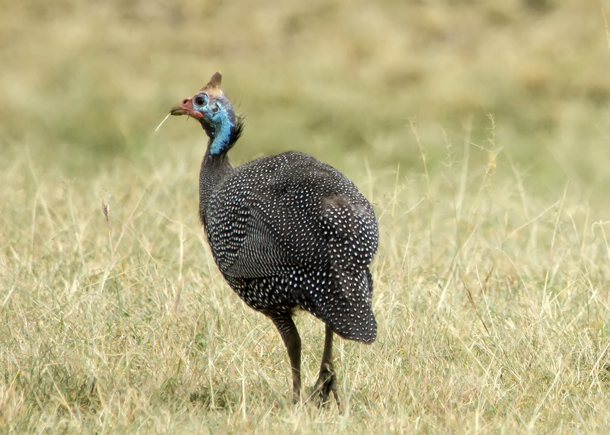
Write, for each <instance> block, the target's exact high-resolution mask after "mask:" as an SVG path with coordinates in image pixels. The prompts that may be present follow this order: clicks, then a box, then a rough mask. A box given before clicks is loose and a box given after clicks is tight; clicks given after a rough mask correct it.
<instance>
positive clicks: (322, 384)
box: [310, 325, 341, 407]
mask: <svg viewBox="0 0 610 435" xmlns="http://www.w3.org/2000/svg"><path fill="white" fill-rule="evenodd" d="M338 389H339V388H338V387H337V376H336V374H335V368H334V366H333V331H332V329H330V328H329V327H328V325H326V337H325V338H324V353H323V354H322V363H321V364H320V375H319V376H318V380H317V381H316V385H315V386H314V387H313V392H312V393H311V396H310V399H312V398H314V397H316V396H317V397H319V399H320V402H321V404H324V403H326V402H328V396H329V395H330V392H331V391H332V393H333V396H335V400H336V401H337V406H338V407H341V402H340V401H339V394H338V392H337V391H338Z"/></svg>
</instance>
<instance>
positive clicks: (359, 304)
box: [204, 152, 378, 342]
mask: <svg viewBox="0 0 610 435" xmlns="http://www.w3.org/2000/svg"><path fill="white" fill-rule="evenodd" d="M204 212H205V213H206V222H207V224H206V233H207V236H208V239H209V242H210V247H211V249H212V252H213V255H214V258H215V260H216V263H217V264H218V267H219V268H220V270H221V272H222V273H223V275H224V276H225V277H226V278H227V281H228V282H229V283H230V284H231V285H232V287H233V288H234V289H236V291H237V292H238V293H239V294H240V296H242V297H243V298H244V300H245V301H246V302H247V303H249V304H250V305H252V306H253V307H255V308H257V309H260V308H261V304H263V305H265V304H267V305H269V307H268V309H273V304H279V305H282V304H284V305H285V304H286V302H287V301H293V302H294V305H296V306H299V307H301V308H303V309H306V310H308V311H310V312H311V313H312V314H314V315H316V316H318V317H320V318H321V319H322V320H324V321H325V322H326V323H327V324H329V326H330V327H331V328H332V329H333V330H335V332H337V333H338V334H339V335H342V336H343V337H345V338H349V339H354V340H358V341H364V342H372V341H373V340H374V339H375V335H376V323H375V319H374V317H373V313H372V310H371V295H372V277H371V274H370V272H369V269H368V266H369V264H370V262H371V260H372V258H373V256H374V255H375V252H376V250H377V244H378V228H377V220H376V219H375V215H374V212H373V209H372V206H371V204H370V203H369V202H368V201H367V200H366V198H364V196H363V195H362V194H361V193H360V192H359V191H358V189H357V188H356V186H355V185H354V184H353V183H352V182H351V181H349V180H348V179H347V178H346V177H345V176H344V175H343V174H341V173H340V172H339V171H337V170H336V169H334V168H332V167H331V166H329V165H327V164H325V163H322V162H320V161H319V160H317V159H315V158H313V157H311V156H309V155H307V154H303V153H299V152H287V153H283V154H278V155H274V156H270V157H263V158H260V159H257V160H254V161H252V162H249V163H247V164H245V165H242V166H240V167H238V168H236V169H235V170H234V171H233V172H232V173H231V174H230V175H229V176H227V177H226V179H224V180H223V182H222V183H220V185H219V186H218V188H217V189H216V190H215V191H214V192H213V193H212V194H211V196H210V201H209V205H208V207H207V210H204ZM257 286H258V287H260V289H259V290H256V288H258V287H257ZM236 287H240V288H239V289H238V288H236ZM248 291H250V293H251V294H250V295H248ZM257 292H258V293H257ZM259 293H260V295H259ZM253 295H256V296H253ZM260 299H265V300H260ZM278 301H281V303H280V302H278Z"/></svg>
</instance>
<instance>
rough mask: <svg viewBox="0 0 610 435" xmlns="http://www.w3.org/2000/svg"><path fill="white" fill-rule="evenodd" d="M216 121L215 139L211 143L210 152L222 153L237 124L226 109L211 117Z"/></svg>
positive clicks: (213, 153) (212, 153)
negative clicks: (232, 120)
mask: <svg viewBox="0 0 610 435" xmlns="http://www.w3.org/2000/svg"><path fill="white" fill-rule="evenodd" d="M211 120H212V122H213V123H214V139H212V143H211V144H210V154H211V155H216V154H222V152H223V151H225V149H226V147H227V145H228V144H229V140H230V139H231V130H232V128H233V127H235V125H234V124H233V123H232V122H231V120H230V119H229V115H228V113H227V111H226V110H223V109H221V110H219V111H218V112H216V113H215V114H214V115H213V116H212V117H211Z"/></svg>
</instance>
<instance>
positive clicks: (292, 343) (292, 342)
mask: <svg viewBox="0 0 610 435" xmlns="http://www.w3.org/2000/svg"><path fill="white" fill-rule="evenodd" d="M271 320H272V321H273V323H274V324H275V326H276V327H277V329H278V331H279V332H280V335H281V336H282V340H284V344H285V345H286V350H287V351H288V358H290V366H291V368H292V392H293V401H294V403H297V402H300V401H301V337H299V331H298V330H297V327H296V325H295V324H294V321H293V320H292V317H291V316H290V314H281V315H275V316H272V317H271Z"/></svg>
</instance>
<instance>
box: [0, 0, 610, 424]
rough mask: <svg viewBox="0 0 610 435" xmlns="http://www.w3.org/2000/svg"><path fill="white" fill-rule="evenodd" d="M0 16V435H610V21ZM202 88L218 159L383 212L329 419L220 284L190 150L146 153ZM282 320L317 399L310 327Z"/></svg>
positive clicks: (564, 15)
mask: <svg viewBox="0 0 610 435" xmlns="http://www.w3.org/2000/svg"><path fill="white" fill-rule="evenodd" d="M0 8H1V10H2V14H1V15H0V64H1V65H2V67H1V73H0V95H2V98H0V120H1V121H0V155H1V157H0V184H1V186H2V188H1V189H0V431H1V432H2V433H203V434H206V433H251V432H257V433H281V434H283V433H303V434H307V433H358V432H363V433H369V432H372V431H375V432H377V433H491V432H493V433H506V434H509V433H510V434H512V433H600V434H601V433H607V432H608V431H610V413H609V412H608V409H610V337H609V336H608V334H609V331H610V292H609V284H610V241H609V238H610V196H609V195H608V190H609V189H610V170H609V169H608V167H609V166H610V104H609V103H610V80H609V79H608V77H609V74H608V72H609V71H610V36H609V34H608V30H607V26H606V25H605V19H604V13H603V10H605V11H606V15H607V18H608V20H610V3H609V2H608V0H602V1H601V2H594V1H590V2H586V1H581V2H576V1H567V0H564V1H561V0H509V1H505V2H492V1H483V0H481V1H476V0H470V1H469V0H462V1H449V0H446V1H442V0H436V1H432V0H430V1H406V2H401V1H397V0H387V1H380V2H374V3H373V2H365V1H359V0H351V1H350V0H342V1H338V0H337V1H321V0H320V1H317V0H314V1H312V2H306V3H304V2H296V1H293V2H283V3H281V4H278V3H277V2H270V1H263V2H256V3H255V2H246V1H232V2H229V1H225V2H223V1H218V0H217V1H206V2H195V1H183V2H178V3H173V2H169V1H137V0H133V1H119V0H114V1H106V2H87V1H85V2H76V1H73V0H60V1H56V2H43V1H41V0H31V1H29V2H9V1H7V0H0ZM217 70H221V71H222V72H223V75H224V79H223V80H224V83H223V89H224V90H225V92H226V93H227V95H228V96H229V98H231V99H232V100H233V101H235V102H237V104H236V106H237V107H238V109H239V111H240V112H242V113H244V114H245V115H246V123H247V125H246V130H245V133H244V137H243V138H242V139H241V140H240V142H239V143H238V145H237V146H236V147H235V149H234V150H233V151H232V152H231V156H232V159H233V162H234V163H235V164H241V163H244V162H246V161H249V160H251V159H252V158H255V157H259V156H262V155H267V154H270V153H274V152H280V151H284V150H288V149H297V150H300V151H305V152H308V153H310V154H312V155H314V156H316V157H318V158H320V159H321V160H324V161H326V162H328V163H330V164H332V165H333V166H335V167H336V168H338V169H340V170H341V171H343V172H344V173H345V174H346V175H348V176H349V177H350V178H351V179H353V180H354V182H355V183H356V184H357V185H358V186H359V188H360V189H361V191H362V192H363V193H364V194H365V195H366V196H367V197H368V198H369V199H370V200H371V201H372V202H373V203H374V205H375V209H376V214H377V217H378V219H379V224H380V232H381V234H380V236H381V238H380V249H379V254H378V256H377V258H376V259H375V261H374V263H373V268H372V270H373V275H374V278H375V283H376V286H375V291H374V297H373V309H374V312H375V314H376V317H377V320H378V323H379V333H378V339H377V341H376V342H375V343H374V344H373V345H372V346H365V345H361V344H358V343H353V342H348V341H342V340H339V339H338V340H336V344H335V366H336V369H337V372H338V376H339V383H340V393H341V395H342V398H343V404H344V407H343V409H342V410H339V409H337V407H336V406H335V405H334V404H331V405H330V406H328V407H326V408H322V409H320V408H317V407H315V406H313V405H302V406H295V405H292V404H291V394H290V370H289V363H288V358H287V354H286V351H285V348H284V346H283V344H282V342H281V339H280V337H279V334H278V333H277V331H276V330H275V328H274V327H273V325H272V324H271V323H270V322H269V321H268V320H267V319H266V318H265V317H264V316H262V315H261V314H258V313H255V312H254V311H252V310H250V309H249V308H248V307H246V306H245V305H244V304H243V303H242V302H241V301H240V299H239V298H238V297H237V296H236V295H235V294H234V293H233V292H232V291H231V290H230V289H229V287H228V286H227V285H226V284H225V283H224V281H223V279H222V276H220V274H219V272H218V270H217V269H216V267H215V265H214V262H213V259H212V256H211V254H210V252H209V249H208V247H207V244H206V241H205V238H204V234H203V231H202V229H201V226H200V224H199V222H198V217H197V195H198V193H197V186H198V184H197V176H198V169H199V161H200V158H201V156H202V154H203V152H204V148H205V138H204V134H203V132H202V131H201V129H200V128H199V127H198V126H197V125H196V123H195V122H193V121H192V120H191V122H185V121H184V119H182V118H178V119H170V120H168V122H166V123H165V124H164V125H163V127H162V128H161V130H160V132H159V133H158V134H156V135H154V134H153V132H154V129H155V127H156V126H157V124H158V123H159V122H160V121H161V120H162V119H163V117H164V116H165V114H166V113H167V111H168V110H169V107H170V106H171V105H172V104H173V103H174V102H176V101H178V100H179V99H181V98H183V97H187V96H191V95H192V94H193V93H194V92H195V91H196V90H197V89H199V88H200V87H201V86H202V85H203V84H204V83H205V82H206V81H207V79H208V78H209V77H210V76H211V74H212V73H214V72H215V71H217ZM104 207H107V209H108V210H109V213H108V215H107V216H105V214H104V212H103V208H104ZM297 326H298V327H299V329H300V332H301V337H302V339H303V371H304V373H303V376H304V384H305V385H307V386H309V387H310V388H311V386H312V385H313V383H314V382H315V380H316V376H317V370H318V365H319V359H320V357H321V351H322V346H323V325H322V324H321V323H320V322H319V321H317V320H315V319H314V318H313V317H312V316H310V315H308V314H300V315H299V316H298V317H297Z"/></svg>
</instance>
